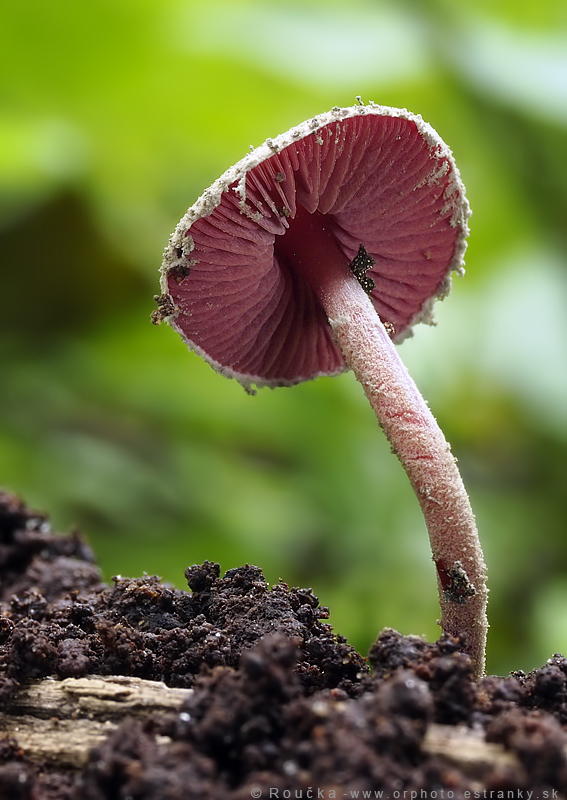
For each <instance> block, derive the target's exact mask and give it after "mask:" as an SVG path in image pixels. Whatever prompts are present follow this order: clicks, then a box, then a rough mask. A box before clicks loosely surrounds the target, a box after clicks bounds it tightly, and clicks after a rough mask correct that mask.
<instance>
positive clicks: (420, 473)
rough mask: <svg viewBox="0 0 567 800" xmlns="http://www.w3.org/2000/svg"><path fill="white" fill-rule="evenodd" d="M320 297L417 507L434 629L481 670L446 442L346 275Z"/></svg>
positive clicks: (479, 609) (475, 584)
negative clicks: (428, 563) (427, 557)
mask: <svg viewBox="0 0 567 800" xmlns="http://www.w3.org/2000/svg"><path fill="white" fill-rule="evenodd" d="M320 300H321V302H322V304H323V307H324V308H325V311H326V313H327V316H328V319H329V323H330V325H331V327H332V329H333V332H334V335H335V338H336V341H337V343H338V345H339V347H340V349H341V351H342V353H343V356H344V359H345V361H346V363H347V364H348V366H349V367H350V368H351V369H352V370H353V372H354V374H355V375H356V377H357V379H358V381H359V382H360V383H361V384H362V387H363V389H364V391H365V393H366V396H367V398H368V400H369V401H370V405H371V406H372V408H373V409H374V412H375V414H376V416H377V418H378V422H379V423H380V426H381V427H382V429H383V430H384V433H385V434H386V436H387V438H388V440H389V441H390V443H391V445H392V449H393V451H394V453H395V454H396V455H397V456H398V458H399V460H400V461H401V463H402V466H403V467H404V469H405V471H406V473H407V475H408V478H409V479H410V482H411V484H412V486H413V488H414V491H415V494H416V496H417V499H418V501H419V504H420V506H421V509H422V511H423V516H424V518H425V523H426V525H427V530H428V532H429V540H430V543H431V550H432V553H433V561H434V562H435V565H436V568H437V582H438V588H439V598H440V605H441V627H442V629H443V631H444V632H445V633H449V634H451V635H453V636H458V635H461V634H465V636H466V644H465V650H466V652H467V653H468V654H469V655H470V657H471V659H472V661H473V665H474V670H475V673H476V675H477V676H478V677H480V676H482V675H483V674H484V666H485V647H486V633H487V628H488V621H487V617H486V603H487V595H488V591H487V588H486V567H485V564H484V559H483V555H482V550H481V547H480V541H479V536H478V532H477V528H476V523H475V519H474V515H473V512H472V509H471V505H470V502H469V498H468V495H467V492H466V490H465V486H464V484H463V481H462V478H461V475H460V473H459V470H458V468H457V463H456V461H455V458H454V456H453V455H452V453H451V448H450V446H449V444H448V442H447V440H446V439H445V436H444V435H443V432H442V431H441V428H440V427H439V425H438V424H437V421H436V419H435V417H434V416H433V414H432V413H431V411H430V410H429V407H428V406H427V404H426V402H425V400H424V399H423V397H422V395H421V393H420V392H419V389H418V388H417V386H416V385H415V383H414V381H413V380H412V378H411V377H410V375H409V373H408V372H407V370H406V368H405V366H404V364H403V362H402V360H401V359H400V357H399V355H398V353H397V350H396V348H395V346H394V344H393V343H392V341H391V339H390V337H389V335H388V333H387V331H386V329H385V327H384V325H383V324H382V322H381V320H380V318H379V316H378V314H377V313H376V311H375V309H374V307H373V305H372V303H371V302H370V300H369V298H368V297H367V295H366V293H365V292H364V290H363V289H362V288H361V287H360V286H359V284H358V282H357V280H356V278H354V276H352V277H351V276H346V280H343V281H341V283H340V285H336V286H335V287H334V290H333V291H331V292H328V291H325V290H322V291H321V293H320Z"/></svg>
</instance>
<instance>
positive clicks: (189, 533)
mask: <svg viewBox="0 0 567 800" xmlns="http://www.w3.org/2000/svg"><path fill="white" fill-rule="evenodd" d="M0 76H1V77H0V269H1V284H0V286H1V290H0V291H1V295H0V296H1V309H2V311H1V315H0V354H1V367H0V369H1V373H0V484H1V485H3V486H4V487H6V488H9V489H11V490H13V491H16V492H17V493H19V494H21V495H22V496H23V497H25V498H26V500H27V501H28V502H29V503H30V504H31V505H32V506H33V507H35V508H38V509H42V510H45V511H47V512H49V513H50V515H51V517H52V520H53V524H54V526H55V527H56V528H57V529H60V530H69V529H71V528H73V527H75V526H76V527H78V528H80V529H81V530H83V531H84V532H85V533H86V535H87V536H88V538H89V540H90V542H91V544H92V546H93V548H94V550H95V552H96V554H97V556H98V558H99V559H100V563H101V565H102V567H103V570H104V573H105V576H106V577H107V578H109V577H110V576H111V575H115V574H123V575H139V574H141V573H142V572H143V571H146V572H149V573H151V574H160V575H162V576H163V578H164V579H166V580H168V581H171V582H174V583H175V584H176V585H178V586H183V585H184V580H183V570H184V568H185V567H186V566H188V565H189V564H192V563H195V562H198V561H200V560H203V559H205V558H207V559H211V560H217V561H220V563H221V565H222V568H223V570H224V569H228V568H231V567H234V566H238V565H240V564H243V563H245V562H249V563H254V564H257V565H259V566H260V567H262V568H263V569H264V571H265V574H266V577H267V579H268V580H269V581H270V582H276V581H278V579H279V578H282V579H284V580H285V581H287V582H288V583H290V584H294V585H298V584H299V585H308V586H312V587H313V589H314V591H315V592H316V593H317V594H318V595H319V597H320V598H321V601H322V602H323V603H324V604H326V605H329V606H330V607H331V614H332V616H331V621H332V623H333V624H334V626H335V628H336V630H337V631H338V632H340V633H342V634H344V635H346V636H347V637H348V638H349V640H350V641H351V642H352V643H353V644H354V645H355V646H356V647H358V648H359V649H360V650H361V651H362V652H366V650H367V648H368V646H369V644H370V643H371V642H372V641H373V639H374V638H375V635H376V633H377V631H378V630H379V629H380V628H382V627H384V626H391V627H395V628H398V629H400V630H401V631H403V632H404V633H417V634H424V635H426V636H427V637H430V638H432V637H436V635H437V633H438V628H437V626H436V624H435V620H436V617H437V598H436V589H435V575H434V568H433V564H432V562H431V560H430V553H429V546H428V541H427V536H426V533H425V528H424V525H423V522H422V519H421V516H420V513H419V509H418V507H417V503H416V501H415V499H414V498H413V495H412V493H411V490H410V487H409V484H408V483H407V479H406V477H405V475H404V473H403V471H402V470H401V468H400V466H399V464H398V462H397V461H396V459H395V458H394V457H393V456H392V455H391V454H390V452H389V447H388V445H387V443H386V442H385V440H384V438H383V436H382V434H381V431H380V430H379V429H378V426H377V425H376V423H375V420H374V418H373V416H372V413H371V411H370V409H369V408H368V407H367V406H366V401H365V399H364V397H363V395H362V392H361V390H360V389H359V387H358V386H357V385H356V383H355V381H354V380H353V378H352V376H351V375H343V376H341V377H339V378H333V379H321V380H319V381H315V382H312V383H309V384H304V385H302V386H298V387H295V388H293V389H279V390H277V391H273V392H272V391H269V390H263V391H261V392H259V393H258V395H257V396H255V397H250V396H248V395H246V394H245V393H244V391H243V390H242V389H241V388H240V387H239V386H238V385H237V384H236V383H235V382H234V381H229V380H226V379H224V378H222V377H220V376H218V375H216V374H215V373H214V372H213V371H212V370H211V369H210V368H209V367H208V366H206V365H205V364H204V363H202V362H201V361H200V360H199V358H197V357H196V356H195V355H194V354H189V353H188V352H187V350H186V348H185V346H184V345H183V344H182V342H181V341H180V340H179V339H178V338H177V336H176V335H175V334H174V332H173V331H172V330H171V329H169V328H167V326H162V327H160V328H156V327H154V326H152V325H151V324H150V321H149V317H150V312H151V311H152V309H153V307H154V303H153V295H154V294H155V293H156V292H157V291H158V275H157V270H158V267H159V263H160V260H161V252H162V250H163V247H164V246H165V244H166V242H167V239H168V236H169V234H170V232H171V230H172V229H173V228H174V226H175V224H176V222H177V220H178V218H179V217H180V216H181V215H182V214H183V213H184V211H185V209H186V208H187V206H188V205H190V204H192V203H193V201H194V200H195V199H196V197H197V196H198V195H199V194H200V193H201V192H202V191H203V190H204V188H206V186H207V185H208V184H209V183H211V182H212V180H214V179H215V178H216V177H217V176H218V175H219V174H220V173H221V172H223V171H224V170H225V169H226V168H227V167H228V166H229V165H230V164H231V163H233V162H234V161H236V160H237V159H239V158H241V157H242V156H243V155H244V154H245V153H246V151H247V150H248V148H249V146H250V145H251V144H253V145H258V144H260V143H261V142H262V141H264V139H266V138H267V137H268V136H274V135H276V134H278V133H280V132H281V131H283V130H286V129H288V128H289V127H291V126H292V125H295V124H297V123H299V122H301V121H303V120H304V119H307V118H309V117H311V116H313V115H314V114H316V113H318V112H321V111H326V110H328V109H329V108H330V107H331V106H333V105H352V104H353V103H354V100H355V97H356V95H361V96H362V98H363V99H364V100H366V101H367V100H374V101H376V102H379V103H382V104H386V105H392V106H401V107H406V108H408V109H409V110H411V111H413V112H415V113H420V114H422V115H423V117H424V118H425V119H426V120H428V121H429V122H430V123H431V124H432V125H433V126H434V127H435V128H436V129H437V130H438V131H439V133H440V134H441V136H442V137H443V138H444V139H445V140H446V141H447V142H448V144H449V145H450V146H451V148H452V149H453V152H454V154H455V157H456V160H457V163H458V165H459V167H460V170H461V173H462V177H463V180H464V182H465V184H466V186H467V190H468V196H469V200H470V202H471V205H472V207H473V217H472V220H471V231H472V234H471V238H470V244H469V250H468V252H467V275H466V277H465V278H464V279H462V280H461V279H458V280H456V281H455V284H454V289H453V293H452V295H451V297H450V298H449V299H448V300H446V301H445V302H444V303H442V304H439V305H438V309H437V318H438V323H439V324H438V326H437V327H432V328H426V327H424V326H421V327H420V328H419V329H418V330H417V331H416V335H415V336H414V338H413V339H412V340H409V341H407V342H405V343H404V344H403V345H402V347H401V355H402V357H403V358H404V360H405V362H406V363H407V365H408V367H409V368H410V370H411V372H412V374H413V375H414V377H415V379H416V381H417V383H418V384H419V386H420V387H421V389H422V391H423V393H424V394H425V395H426V397H427V398H428V401H429V403H430V406H431V408H432V409H433V411H434V413H435V414H436V416H437V417H438V419H439V422H440V424H441V427H442V428H443V429H444V430H445V432H446V435H447V437H448V439H449V440H450V441H451V442H452V445H453V450H454V452H455V453H456V455H457V456H458V459H459V462H460V466H461V469H462V473H463V476H464V479H465V482H466V484H467V486H468V488H469V490H470V495H471V500H472V504H473V507H474V509H475V511H476V515H477V518H478V524H479V529H480V532H481V535H482V539H483V544H484V548H485V553H486V560H487V562H488V565H489V571H490V586H491V596H490V608H489V611H490V620H491V626H492V627H491V631H490V639H489V664H488V666H489V670H491V671H493V672H498V673H501V674H504V673H507V672H508V671H510V670H514V669H524V670H528V669H531V668H533V667H535V666H537V665H541V664H542V663H543V662H544V661H545V659H546V658H548V657H549V656H550V655H551V654H552V653H554V652H557V651H563V652H567V256H566V238H567V234H566V229H567V224H566V218H567V135H566V129H567V7H566V6H565V4H564V3H562V2H556V1H555V0H538V2H537V3H534V2H533V0H507V1H505V2H498V0H496V2H495V0H477V2H470V3H461V4H457V3H454V2H452V0H429V1H428V2H415V3H412V2H407V1H404V0H382V1H380V0H372V1H371V0H301V2H299V1H298V0H286V1H285V2H282V3H274V2H260V0H224V2H223V1H221V0H208V2H206V3H205V2H197V0H82V2H80V3H76V2H71V0H67V1H66V0H53V1H52V2H50V3H45V2H43V0H26V2H25V3H13V2H11V3H4V4H2V7H1V11H0Z"/></svg>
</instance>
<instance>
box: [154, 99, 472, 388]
mask: <svg viewBox="0 0 567 800" xmlns="http://www.w3.org/2000/svg"><path fill="white" fill-rule="evenodd" d="M439 142H440V140H439ZM441 145H442V143H441V144H437V143H436V142H435V141H432V138H431V137H430V136H426V135H424V133H423V131H422V130H420V128H419V126H418V125H417V124H416V121H415V120H414V118H411V117H410V116H409V115H408V116H388V115H386V114H376V113H374V114H370V113H369V114H364V113H357V114H356V115H352V116H348V117H346V118H343V119H338V120H336V121H332V122H329V123H328V124H326V125H324V126H322V127H319V128H317V129H315V130H314V131H313V132H311V133H309V134H305V135H303V136H302V137H301V138H298V139H297V140H296V141H293V142H292V143H291V144H289V145H287V146H285V147H284V148H283V149H281V151H280V152H275V153H273V154H272V155H268V156H267V157H266V158H265V159H264V160H262V161H261V162H260V163H257V164H256V165H254V166H252V167H251V168H249V169H247V170H246V172H245V175H244V179H243V178H240V180H237V181H233V182H232V183H230V184H227V185H226V187H225V188H224V190H223V191H222V193H221V195H220V202H218V204H217V205H216V206H215V207H214V209H213V210H212V211H210V213H207V214H206V215H204V216H200V217H198V218H197V219H195V220H194V221H192V223H191V224H190V226H187V228H186V230H185V239H186V241H187V244H188V246H187V247H184V248H183V249H184V252H185V256H184V257H183V258H182V259H176V260H175V262H172V261H170V263H169V268H168V274H167V290H168V292H169V293H170V294H171V297H172V299H173V302H174V304H175V306H176V307H177V308H178V309H179V312H178V314H177V315H176V317H175V319H174V320H173V321H172V322H173V325H174V327H175V328H176V329H177V330H179V332H180V333H181V334H182V335H183V337H184V338H185V339H186V340H187V342H188V343H189V344H190V346H191V347H193V348H195V349H196V350H197V351H198V352H200V353H201V354H202V355H204V356H205V357H206V358H207V359H208V360H209V361H210V362H211V363H213V365H214V366H215V367H216V368H217V369H220V370H221V371H225V372H227V373H228V374H231V375H235V376H236V377H238V378H239V379H241V380H242V381H243V382H244V383H247V384H250V383H258V384H259V385H262V384H269V385H281V384H292V383H296V382H298V381H300V380H304V379H307V378H312V377H315V376H317V375H321V374H334V373H336V372H340V371H342V370H343V369H344V368H345V365H344V361H343V357H342V355H341V353H340V351H339V350H338V348H337V347H336V345H335V343H334V341H333V335H332V332H331V328H330V326H329V324H328V322H327V318H326V315H325V312H324V311H323V309H322V307H321V306H320V304H319V302H318V300H317V298H316V295H315V293H314V291H313V289H312V288H311V285H310V283H309V280H308V279H307V278H306V275H305V273H304V272H303V271H302V269H301V267H300V261H301V259H299V258H298V257H296V254H298V253H299V252H300V251H301V252H302V253H303V256H304V260H305V259H306V258H308V254H309V248H310V246H311V243H312V242H313V246H315V239H317V240H318V241H319V246H325V242H326V243H327V244H328V245H329V249H334V251H336V252H337V253H338V254H339V257H340V258H344V263H345V265H346V266H348V265H349V263H350V262H352V260H353V259H354V258H355V256H356V255H357V253H358V251H359V248H360V245H363V247H364V248H365V250H366V251H367V253H368V255H369V256H370V258H371V259H372V260H373V261H374V262H375V263H374V265H373V266H372V267H371V268H370V270H369V271H368V278H369V279H371V280H372V281H374V288H373V290H372V292H371V295H370V296H371V298H372V301H373V303H374V306H375V308H376V311H377V312H378V314H379V315H380V317H381V319H382V321H383V322H384V323H387V324H388V326H389V330H393V331H395V338H396V339H397V340H400V339H402V338H403V336H404V333H405V332H407V330H408V329H409V327H410V326H411V325H412V324H413V322H415V321H416V318H418V317H419V316H420V314H422V312H423V311H424V309H425V308H426V306H427V304H428V302H429V301H430V298H432V297H435V296H437V295H440V294H443V292H444V288H445V287H446V282H447V275H448V273H449V271H450V270H451V268H454V267H455V266H458V265H459V263H460V262H459V259H460V256H461V255H462V249H464V247H463V245H462V242H463V240H464V235H466V216H467V213H466V211H467V210H468V206H467V207H466V210H463V209H464V207H465V206H466V200H465V199H464V196H462V184H460V181H459V179H458V173H457V172H456V168H455V167H454V163H453V162H452V159H451V157H450V153H449V152H448V151H447V150H446V148H445V150H443V148H442V147H441ZM321 243H322V244H321ZM459 248H460V251H459V252H457V250H459ZM177 252H179V244H177Z"/></svg>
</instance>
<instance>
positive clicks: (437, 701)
mask: <svg viewBox="0 0 567 800" xmlns="http://www.w3.org/2000/svg"><path fill="white" fill-rule="evenodd" d="M185 575H186V578H187V583H188V586H189V589H190V591H181V590H179V589H176V588H173V587H171V586H168V585H166V584H164V583H162V582H161V581H160V580H159V579H158V578H155V577H143V578H138V579H133V580H130V579H125V578H117V579H115V580H114V585H112V586H107V585H106V584H104V583H103V582H102V581H101V577H100V573H99V571H98V569H97V567H96V564H95V563H94V559H93V556H92V554H91V552H90V550H89V549H88V547H87V546H86V544H85V542H84V541H83V539H82V538H81V536H80V535H78V534H76V533H73V534H71V535H68V536H62V535H58V534H55V533H53V532H52V531H51V530H50V527H49V524H48V521H47V519H46V517H45V516H44V515H41V514H37V513H34V512H31V511H30V510H29V509H27V508H26V506H25V505H24V504H23V503H22V502H21V501H20V500H19V499H18V498H16V497H14V496H13V495H11V494H8V493H5V492H4V493H0V712H4V713H5V714H10V713H19V712H17V711H14V708H15V706H14V702H15V701H14V698H15V697H16V696H17V694H18V692H19V691H20V689H21V687H22V686H23V685H26V686H29V685H34V684H35V683H37V682H40V680H41V679H45V678H48V677H50V678H52V679H55V680H63V679H79V678H83V677H84V676H91V675H98V676H133V677H135V678H141V679H146V680H150V681H161V682H163V683H165V684H166V685H167V686H169V687H180V688H184V689H192V692H187V693H186V695H187V696H186V698H185V700H184V701H183V703H182V705H180V706H179V707H178V708H177V709H176V710H175V711H168V712H164V713H162V714H159V715H155V716H149V717H145V718H136V717H135V716H127V717H125V718H122V719H121V720H115V721H114V722H115V724H114V725H113V726H112V729H111V732H110V734H109V735H108V736H107V737H106V739H104V740H103V741H102V742H100V743H99V744H98V745H97V746H96V747H95V748H94V749H92V750H91V752H90V755H89V756H88V759H87V760H86V763H82V764H81V765H80V766H78V767H75V768H71V767H70V766H66V767H64V766H61V765H58V764H57V763H54V762H52V761H50V760H49V759H44V760H41V759H40V760H37V758H36V759H35V760H32V759H31V758H30V757H29V755H28V754H27V753H26V752H25V751H24V750H22V748H20V747H19V746H18V745H17V743H16V742H15V741H14V739H13V737H11V736H7V735H3V734H2V728H1V719H2V715H1V713H0V800H2V799H3V798H14V800H18V799H19V798H21V799H22V800H38V799H40V800H42V799H43V798H45V799H46V800H47V799H49V800H63V799H65V800H79V799H80V798H85V800H107V798H108V799H112V800H114V799H115V798H116V800H118V798H124V799H125V798H135V799H136V800H150V799H151V800H175V799H176V798H185V799H187V798H189V800H191V798H199V799H200V800H201V799H203V800H208V799H209V798H210V799H211V800H224V799H225V798H226V800H240V799H241V798H250V797H296V796H297V797H300V796H303V797H320V798H325V800H326V798H330V797H337V798H338V797H355V796H357V795H356V792H359V795H358V796H359V797H363V796H370V797H374V796H376V797H378V796H380V795H379V794H378V793H379V792H383V795H382V796H383V797H389V798H408V800H416V799H417V798H420V797H427V798H429V797H431V798H434V797H446V798H460V797H475V792H480V794H477V795H476V797H483V796H485V797H489V796H492V797H497V796H500V797H522V794H521V792H526V791H533V792H534V794H533V797H534V798H541V799H542V798H544V797H549V798H551V797H562V796H564V792H565V790H566V787H567V756H566V753H567V733H566V730H565V726H566V724H567V661H566V660H565V659H564V658H563V657H562V656H558V655H557V656H554V657H553V658H552V659H550V660H549V662H548V663H547V664H546V665H545V666H544V667H543V668H542V669H540V670H537V671H534V672H533V673H531V674H530V675H525V674H523V673H517V674H513V675H511V676H509V677H507V678H497V677H487V678H484V679H482V680H481V681H478V682H475V681H474V680H473V677H472V672H471V666H470V663H469V659H468V657H467V656H466V655H464V654H463V653H462V652H461V644H462V643H461V642H459V641H458V640H455V639H451V638H448V637H441V639H439V641H438V642H436V643H434V644H429V643H426V642H424V641H422V640H421V639H419V638H417V637H412V636H402V635H400V634H399V633H397V632H395V631H392V630H385V631H384V632H382V634H381V635H380V636H379V638H378V639H377V641H376V642H375V644H374V645H373V646H372V648H371V650H370V653H369V656H368V660H366V659H364V658H363V657H362V656H360V655H359V654H358V653H356V652H355V651H354V649H353V648H352V647H350V646H349V644H348V643H347V642H346V640H345V639H344V638H342V637H341V636H338V635H336V634H335V633H334V632H333V630H332V628H331V626H330V625H329V624H328V623H327V622H325V620H326V618H327V617H328V611H327V609H326V608H324V607H321V606H320V605H319V601H318V599H317V598H316V597H315V595H314V594H313V593H312V591H311V590H310V589H296V588H289V587H288V586H287V585H286V584H285V583H279V584H277V585H275V586H269V585H268V584H267V583H266V581H265V579H264V577H263V575H262V573H261V571H260V570H259V569H257V568H256V567H253V566H248V565H246V566H244V567H240V568H238V569H232V570H229V571H228V572H226V573H225V574H224V576H221V573H220V568H219V566H218V565H217V564H213V563H210V562H205V563H204V564H202V565H198V566H193V567H190V568H189V569H187V570H186V573H185ZM442 736H448V737H449V742H450V745H449V747H448V749H447V752H445V751H444V750H443V746H442V742H441V739H442ZM440 737H441V738H440ZM463 737H465V738H464V739H463ZM467 737H468V738H467ZM461 741H465V742H466V743H465V745H464V746H463V747H461V746H460V745H459V742H461ZM475 741H480V743H481V745H482V747H484V750H483V753H484V755H483V756H482V757H479V758H477V759H476V760H475V758H474V757H472V756H471V752H472V750H474V747H473V746H472V744H471V743H473V744H474V742H475ZM460 749H461V750H462V753H460ZM441 790H443V792H444V794H441ZM309 791H311V794H309V793H308V792H309ZM489 791H492V792H493V794H492V795H489V794H488V792H489ZM363 792H370V793H371V794H363ZM375 792H376V795H375V794H374V793H375ZM404 792H405V794H404ZM433 792H437V795H435V794H432V793H433ZM498 792H500V793H501V794H498ZM301 793H303V794H301ZM467 793H468V794H467ZM483 793H485V794H483ZM502 793H503V794H502ZM546 793H547V794H546Z"/></svg>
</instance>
